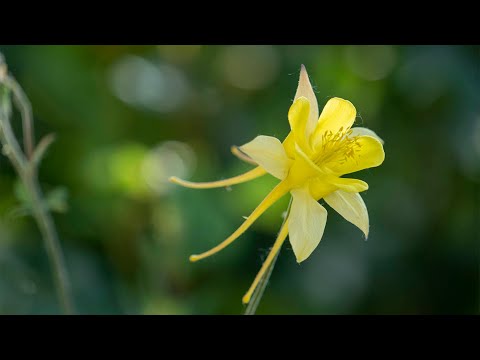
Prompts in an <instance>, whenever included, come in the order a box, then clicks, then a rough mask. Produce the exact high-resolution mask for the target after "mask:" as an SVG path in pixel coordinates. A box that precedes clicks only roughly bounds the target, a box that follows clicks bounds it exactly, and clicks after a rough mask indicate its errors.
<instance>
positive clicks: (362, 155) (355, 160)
mask: <svg viewBox="0 0 480 360" xmlns="http://www.w3.org/2000/svg"><path fill="white" fill-rule="evenodd" d="M356 144H357V146H356V148H355V152H354V155H353V156H352V157H346V158H345V159H342V160H341V161H335V162H332V163H329V164H327V165H326V166H327V167H328V168H329V169H330V170H331V171H332V172H334V173H336V174H338V175H343V174H349V173H353V172H356V171H360V170H363V169H368V168H371V167H375V166H379V165H381V164H382V163H383V161H384V160H385V152H384V151H383V146H382V144H381V143H380V141H378V140H377V139H376V138H373V137H371V136H360V137H359V138H357V140H356Z"/></svg>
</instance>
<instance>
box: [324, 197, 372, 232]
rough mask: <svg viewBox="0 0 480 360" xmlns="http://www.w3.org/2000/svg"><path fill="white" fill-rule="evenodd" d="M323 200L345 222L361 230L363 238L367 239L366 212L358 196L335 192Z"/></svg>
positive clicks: (367, 223)
mask: <svg viewBox="0 0 480 360" xmlns="http://www.w3.org/2000/svg"><path fill="white" fill-rule="evenodd" d="M324 199H325V201H326V202H327V204H328V205H330V206H331V207H332V208H333V209H334V210H335V211H336V212H338V213H339V214H340V215H342V216H343V217H344V218H345V220H347V221H349V222H351V223H352V224H353V225H355V226H357V227H358V228H359V229H360V230H362V231H363V233H364V234H365V238H368V229H369V222H368V211H367V206H366V205H365V202H364V201H363V199H362V197H361V196H360V194H358V193H352V192H346V191H343V190H337V191H335V192H333V193H331V194H329V195H327V196H325V198H324Z"/></svg>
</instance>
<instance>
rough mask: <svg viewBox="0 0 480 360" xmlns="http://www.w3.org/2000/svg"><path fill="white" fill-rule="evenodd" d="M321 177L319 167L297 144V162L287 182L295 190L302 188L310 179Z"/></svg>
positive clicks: (293, 165)
mask: <svg viewBox="0 0 480 360" xmlns="http://www.w3.org/2000/svg"><path fill="white" fill-rule="evenodd" d="M321 175H322V172H321V170H320V169H319V167H318V166H317V165H315V164H314V163H313V162H312V161H311V160H310V159H309V158H308V156H307V155H306V154H305V153H304V152H303V151H302V149H300V147H299V146H298V145H297V144H295V161H293V163H292V167H291V168H290V171H289V172H288V176H287V178H286V180H285V181H286V182H288V183H289V185H290V186H291V188H292V189H293V188H297V187H301V186H303V185H304V184H305V183H306V182H307V181H309V180H310V179H312V178H316V177H318V176H321Z"/></svg>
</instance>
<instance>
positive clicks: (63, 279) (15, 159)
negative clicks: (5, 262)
mask: <svg viewBox="0 0 480 360" xmlns="http://www.w3.org/2000/svg"><path fill="white" fill-rule="evenodd" d="M11 95H13V103H14V104H15V105H16V106H17V108H18V109H19V110H20V113H21V114H22V121H23V135H24V146H25V153H26V154H27V155H25V153H24V152H22V149H21V147H20V145H19V144H18V141H17V139H16V137H15V134H14V133H13V130H12V127H11V124H10V116H11V102H10V99H11ZM33 138H34V137H33V123H32V111H31V106H30V102H29V101H28V98H27V97H26V95H25V93H24V92H23V90H22V88H21V87H20V85H19V84H18V83H17V82H16V81H15V79H14V78H13V77H11V76H9V75H8V73H7V67H6V64H5V63H4V61H3V57H2V56H1V55H0V141H1V143H2V144H3V148H2V150H3V153H4V155H5V156H7V157H8V158H9V160H10V161H11V163H12V165H13V166H14V168H15V170H16V172H17V173H18V175H19V177H20V179H21V181H22V183H23V185H24V186H25V189H26V191H27V192H28V195H29V198H30V199H31V201H32V204H31V206H32V212H33V216H34V218H35V220H36V222H37V224H38V227H39V229H40V232H41V234H42V238H43V240H44V244H45V248H46V250H47V254H48V258H49V260H50V264H51V266H52V271H53V274H54V282H55V286H56V289H57V294H58V296H59V299H60V303H61V305H62V307H63V310H64V312H65V313H66V314H71V313H73V311H74V310H73V303H72V297H71V290H70V282H69V279H68V275H67V270H66V267H65V261H64V258H63V253H62V250H61V248H60V243H59V240H58V235H57V231H56V228H55V225H54V222H53V219H52V217H51V215H50V212H49V211H48V208H47V207H46V206H45V204H46V202H45V201H44V200H43V199H44V197H43V194H42V191H41V189H40V186H39V184H38V178H37V173H38V171H37V166H38V165H39V162H38V161H34V159H33V158H32V155H33V154H34V148H33V147H34V140H33ZM48 142H49V138H47V140H45V141H44V142H43V145H42V146H41V147H40V149H37V153H40V155H42V154H41V153H42V152H44V151H45V150H46V148H47V147H48Z"/></svg>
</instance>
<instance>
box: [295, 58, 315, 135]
mask: <svg viewBox="0 0 480 360" xmlns="http://www.w3.org/2000/svg"><path fill="white" fill-rule="evenodd" d="M302 96H303V97H305V98H307V99H308V101H309V102H310V111H309V114H308V120H307V125H306V132H307V136H310V134H311V133H312V132H313V130H314V129H315V126H316V125H317V121H318V102H317V97H316V96H315V92H314V91H313V88H312V85H311V84H310V80H309V78H308V74H307V69H305V66H303V65H302V67H301V69H300V79H299V81H298V87H297V92H296V93H295V99H294V101H295V100H297V99H298V98H300V97H302Z"/></svg>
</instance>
